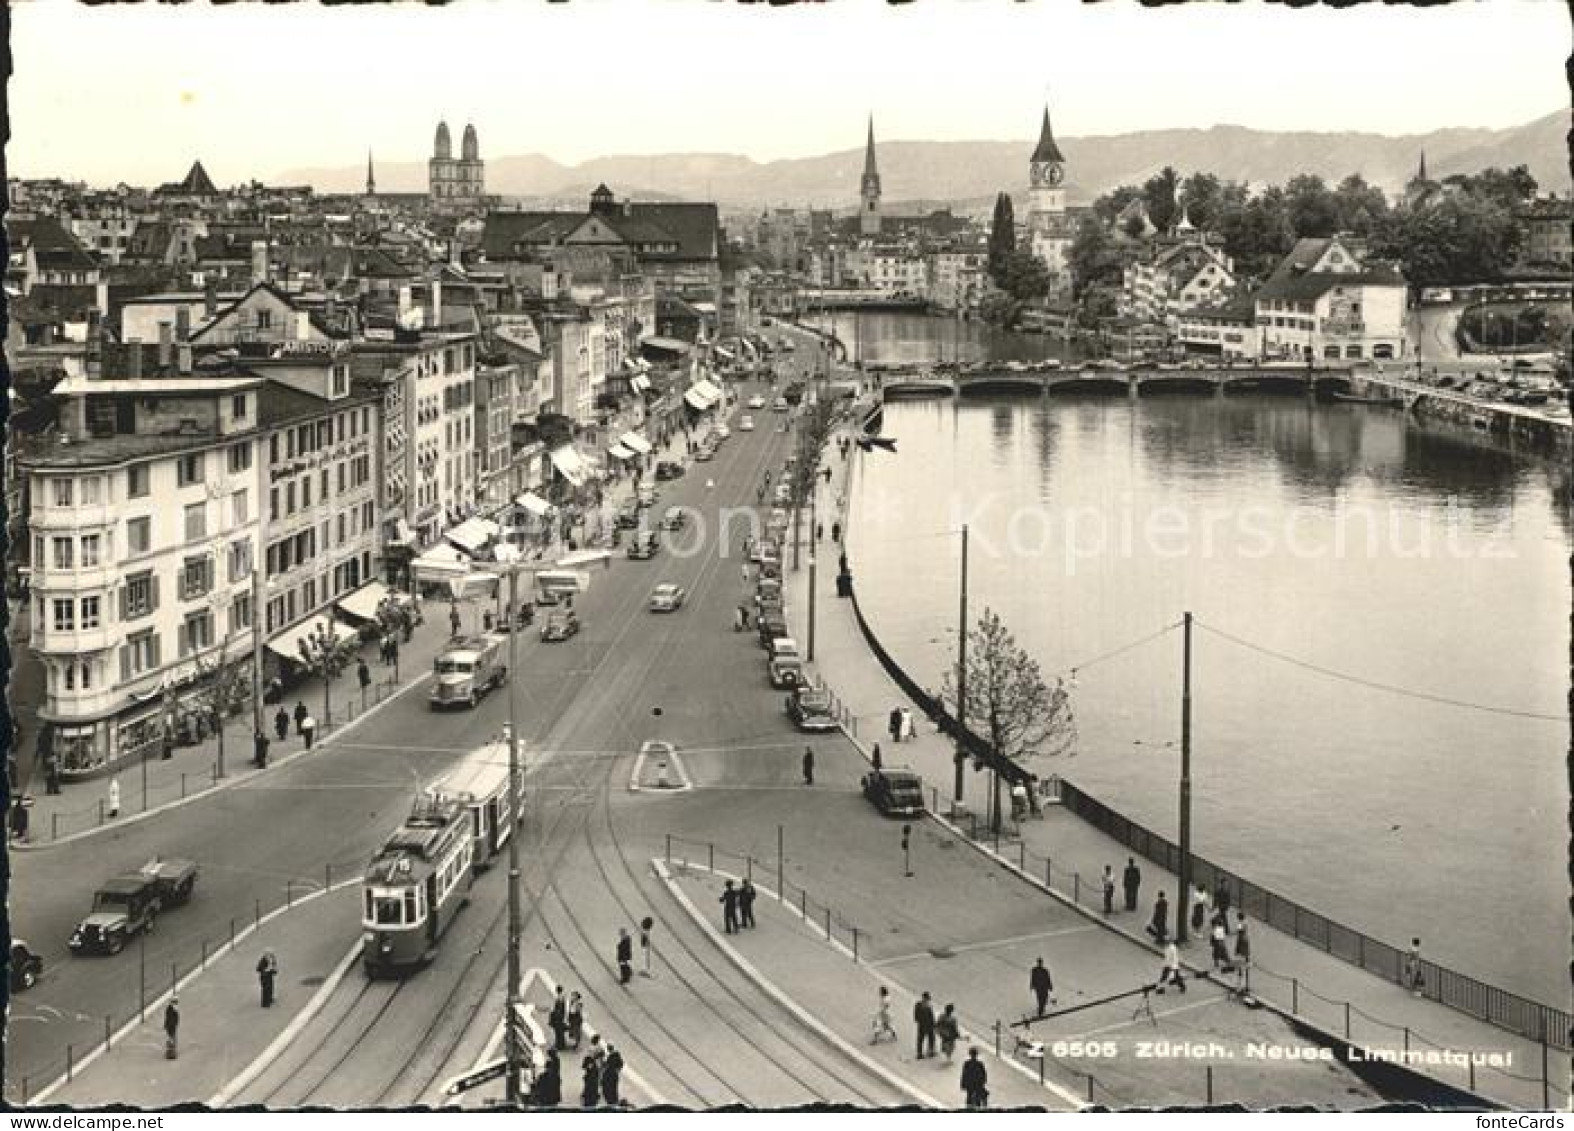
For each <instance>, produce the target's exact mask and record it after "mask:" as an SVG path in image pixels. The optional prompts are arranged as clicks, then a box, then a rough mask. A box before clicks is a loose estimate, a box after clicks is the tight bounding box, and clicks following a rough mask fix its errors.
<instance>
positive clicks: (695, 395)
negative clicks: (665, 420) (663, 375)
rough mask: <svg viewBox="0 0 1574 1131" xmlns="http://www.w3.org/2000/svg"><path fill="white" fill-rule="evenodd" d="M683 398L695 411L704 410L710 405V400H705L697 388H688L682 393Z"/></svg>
mask: <svg viewBox="0 0 1574 1131" xmlns="http://www.w3.org/2000/svg"><path fill="white" fill-rule="evenodd" d="M683 400H684V402H685V403H686V404H687V405H688V406H689V407H690V408H692V409H694V410H695V411H696V412H704V411H705V410H706V409H708V408H709V407H710V401H708V400H706V399H705V398H704V397H703V396H702V395H701V394H700V391H699V390H698V389H689V390H688V391H687V392H685V393H684V394H683Z"/></svg>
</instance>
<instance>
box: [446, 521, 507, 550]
mask: <svg viewBox="0 0 1574 1131" xmlns="http://www.w3.org/2000/svg"><path fill="white" fill-rule="evenodd" d="M501 530H502V528H501V527H499V526H498V525H497V523H495V522H493V521H492V520H490V519H486V518H467V519H465V521H463V522H461V523H460V524H459V525H458V526H456V527H454V528H453V529H452V530H449V531H446V532H445V533H444V534H443V537H444V538H446V539H448V541H450V542H452V543H453V544H454V545H456V546H458V547H459V548H460V549H461V550H464V551H466V552H467V553H471V554H473V553H475V552H476V551H477V550H479V549H481V547H483V546H485V545H486V544H487V542H488V541H489V540H490V539H493V538H496V537H497V536H498V534H499V533H500V532H501Z"/></svg>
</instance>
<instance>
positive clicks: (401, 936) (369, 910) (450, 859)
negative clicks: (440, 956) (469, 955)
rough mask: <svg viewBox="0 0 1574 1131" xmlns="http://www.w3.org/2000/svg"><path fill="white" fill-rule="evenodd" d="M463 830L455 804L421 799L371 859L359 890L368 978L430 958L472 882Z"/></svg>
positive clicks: (469, 845)
mask: <svg viewBox="0 0 1574 1131" xmlns="http://www.w3.org/2000/svg"><path fill="white" fill-rule="evenodd" d="M470 829H471V822H470V814H469V812H468V810H467V809H466V807H465V805H464V804H463V803H461V802H459V801H455V800H452V799H449V798H445V797H441V796H434V795H432V794H424V795H422V796H421V797H420V798H418V799H417V800H416V802H415V805H414V807H413V808H412V809H411V811H410V815H409V816H408V817H406V818H405V820H404V823H403V824H402V825H400V826H399V828H398V829H396V830H395V831H394V833H393V835H392V836H390V837H389V838H388V839H387V841H385V842H384V844H383V846H382V848H381V849H379V850H378V852H377V855H375V856H373V857H372V861H371V863H370V864H368V865H367V867H366V876H365V878H364V879H363V880H362V891H361V898H362V919H361V926H362V929H363V934H362V937H361V960H362V964H363V966H364V967H365V970H366V976H367V977H368V978H376V977H379V976H381V975H383V974H391V975H395V976H398V975H402V974H408V973H411V972H413V971H415V970H418V969H420V968H421V967H422V966H425V965H426V964H427V963H428V962H430V961H431V960H432V959H433V958H434V957H436V955H437V944H438V940H439V939H440V938H441V937H442V934H443V932H444V931H445V930H447V929H448V924H449V923H450V922H452V921H453V918H454V916H455V915H456V914H457V913H458V911H459V909H460V908H461V907H462V906H464V903H465V901H466V899H467V898H468V897H469V892H470V884H471V882H472V881H473V879H474V872H473V871H472V869H471V863H470V862H471V856H472V854H473V853H474V851H475V842H474V838H473V837H472V835H471V832H470Z"/></svg>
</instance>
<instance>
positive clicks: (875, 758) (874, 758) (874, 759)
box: [869, 742, 883, 774]
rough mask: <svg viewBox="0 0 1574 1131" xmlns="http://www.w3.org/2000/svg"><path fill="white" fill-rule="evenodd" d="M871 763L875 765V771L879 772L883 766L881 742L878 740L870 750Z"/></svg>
mask: <svg viewBox="0 0 1574 1131" xmlns="http://www.w3.org/2000/svg"><path fill="white" fill-rule="evenodd" d="M869 763H870V765H872V766H873V767H874V772H875V773H877V774H878V773H879V772H880V770H881V769H882V768H883V767H882V766H881V764H880V744H879V743H878V742H876V743H875V744H874V749H873V750H872V751H870V752H869Z"/></svg>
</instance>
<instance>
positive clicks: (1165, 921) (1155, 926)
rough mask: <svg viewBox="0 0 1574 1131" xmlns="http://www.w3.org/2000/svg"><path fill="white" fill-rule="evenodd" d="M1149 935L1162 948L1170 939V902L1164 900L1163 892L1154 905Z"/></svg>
mask: <svg viewBox="0 0 1574 1131" xmlns="http://www.w3.org/2000/svg"><path fill="white" fill-rule="evenodd" d="M1148 934H1150V935H1152V936H1153V939H1154V941H1155V942H1157V943H1158V944H1159V945H1161V946H1162V945H1163V944H1164V943H1165V942H1166V941H1167V940H1168V939H1169V937H1170V901H1169V900H1168V899H1165V898H1164V893H1163V892H1162V891H1161V892H1159V898H1158V899H1157V900H1156V901H1155V902H1154V904H1153V918H1152V919H1151V920H1149V921H1148Z"/></svg>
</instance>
